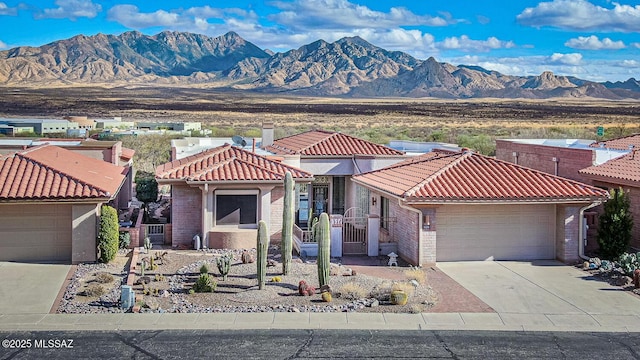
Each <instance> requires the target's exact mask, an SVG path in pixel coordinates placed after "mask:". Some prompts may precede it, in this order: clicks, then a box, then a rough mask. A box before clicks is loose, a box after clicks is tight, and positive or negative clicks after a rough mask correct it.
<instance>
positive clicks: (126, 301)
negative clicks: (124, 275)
mask: <svg viewBox="0 0 640 360" xmlns="http://www.w3.org/2000/svg"><path fill="white" fill-rule="evenodd" d="M135 301H136V293H135V292H134V291H133V288H132V287H131V286H130V285H122V293H121V294H120V307H121V308H122V309H123V310H127V311H128V310H130V309H131V308H132V307H133V305H134V304H135Z"/></svg>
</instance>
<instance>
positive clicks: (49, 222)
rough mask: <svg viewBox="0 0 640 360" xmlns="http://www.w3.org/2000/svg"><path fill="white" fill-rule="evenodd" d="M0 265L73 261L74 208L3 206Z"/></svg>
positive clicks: (0, 211)
mask: <svg viewBox="0 0 640 360" xmlns="http://www.w3.org/2000/svg"><path fill="white" fill-rule="evenodd" d="M0 261H30V262H31V261H41V262H45V261H46V262H49V261H65V262H66V261H71V206H70V205H66V206H65V205H0Z"/></svg>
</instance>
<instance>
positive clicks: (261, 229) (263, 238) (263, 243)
mask: <svg viewBox="0 0 640 360" xmlns="http://www.w3.org/2000/svg"><path fill="white" fill-rule="evenodd" d="M256 249H258V260H257V261H256V263H257V264H258V289H260V290H262V289H264V283H265V281H266V278H267V251H268V250H269V230H268V229H267V223H266V222H265V221H264V220H260V222H259V223H258V239H257V244H256Z"/></svg>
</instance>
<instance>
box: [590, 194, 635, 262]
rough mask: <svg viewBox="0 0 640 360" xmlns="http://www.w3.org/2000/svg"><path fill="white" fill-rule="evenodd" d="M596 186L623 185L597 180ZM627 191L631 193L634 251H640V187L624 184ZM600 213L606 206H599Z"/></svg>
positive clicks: (630, 208) (632, 245) (632, 242)
mask: <svg viewBox="0 0 640 360" xmlns="http://www.w3.org/2000/svg"><path fill="white" fill-rule="evenodd" d="M595 185H596V186H601V187H606V188H608V189H617V188H619V187H621V186H620V185H618V184H612V183H603V182H596V184H595ZM622 189H623V190H624V191H625V192H628V193H629V203H630V206H629V210H630V211H631V215H632V216H633V224H634V225H633V230H632V232H631V234H632V235H631V244H629V245H630V246H631V247H632V248H633V251H640V188H637V187H632V186H622ZM598 209H599V213H600V214H602V212H604V206H599V207H598Z"/></svg>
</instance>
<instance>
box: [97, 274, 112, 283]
mask: <svg viewBox="0 0 640 360" xmlns="http://www.w3.org/2000/svg"><path fill="white" fill-rule="evenodd" d="M96 281H97V282H99V283H101V284H108V283H110V282H112V281H113V275H111V274H109V273H106V272H101V273H98V274H96Z"/></svg>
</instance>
